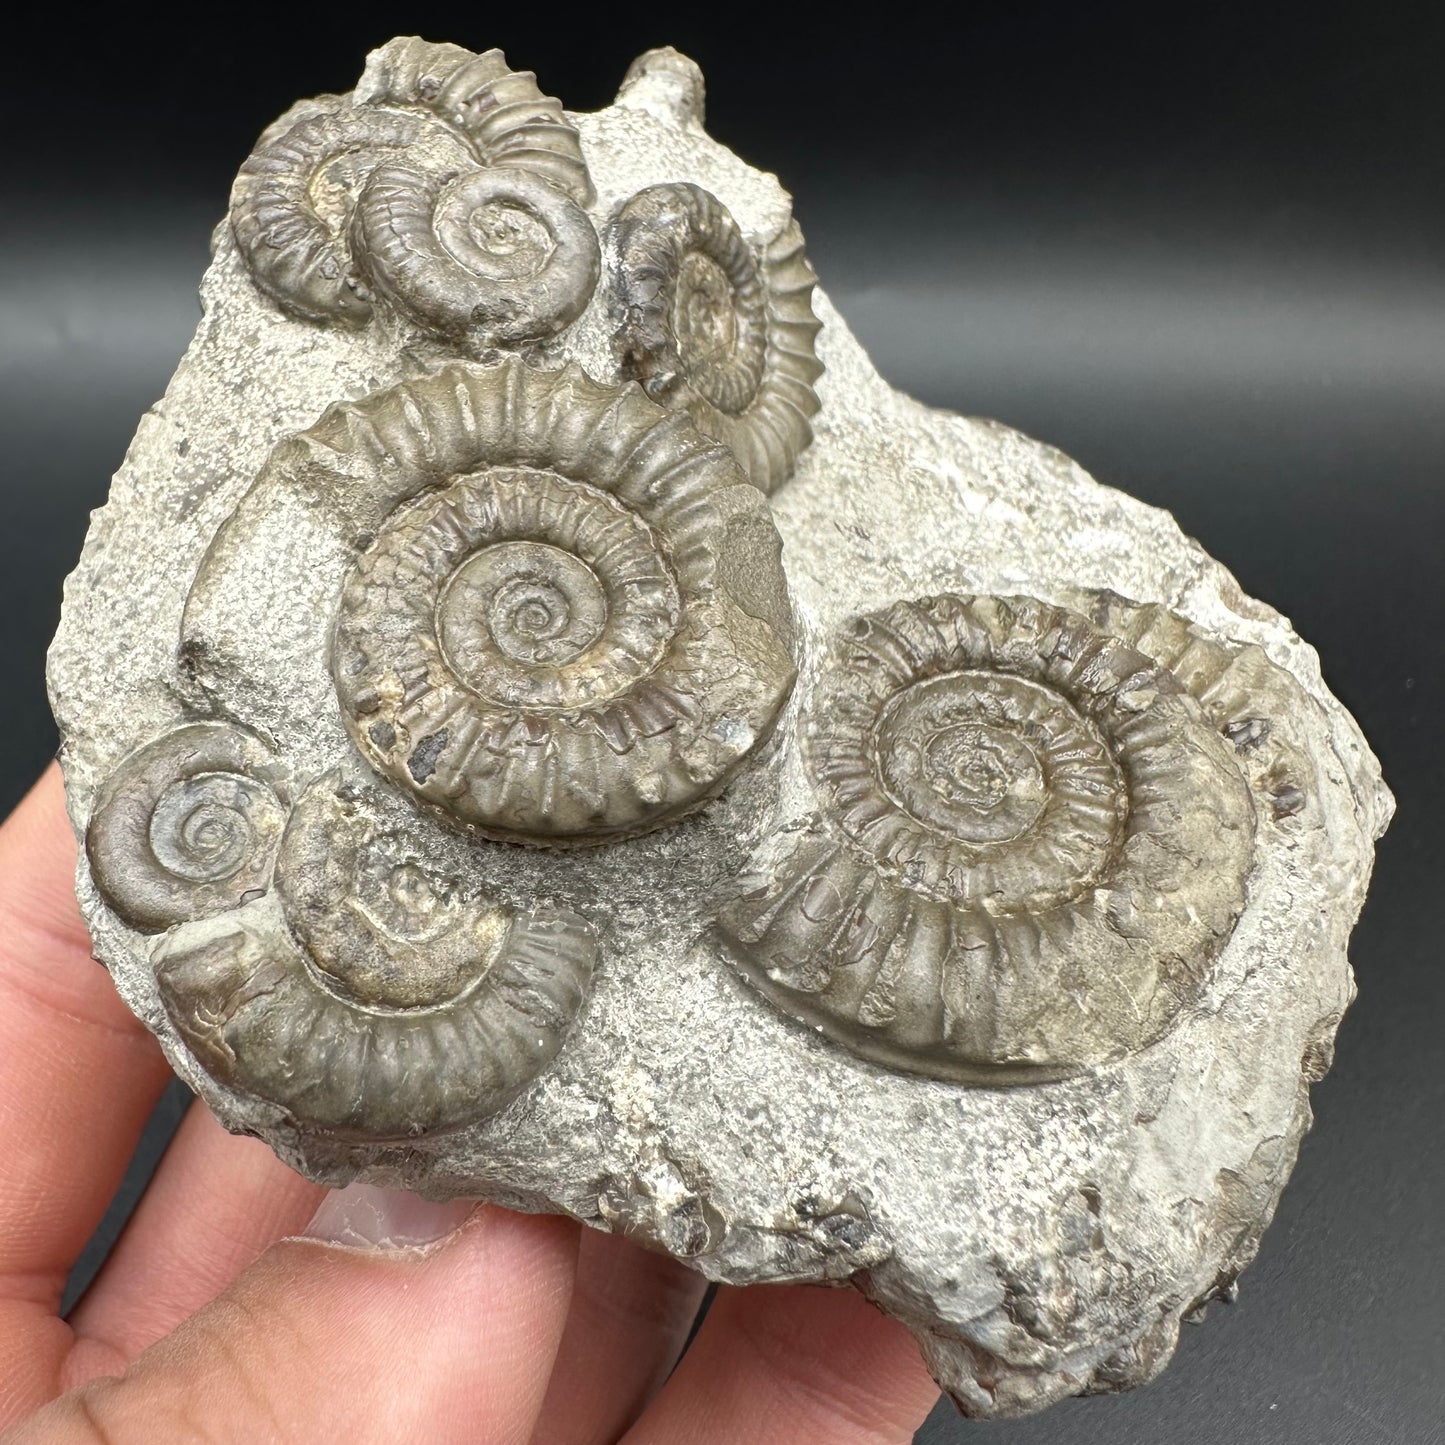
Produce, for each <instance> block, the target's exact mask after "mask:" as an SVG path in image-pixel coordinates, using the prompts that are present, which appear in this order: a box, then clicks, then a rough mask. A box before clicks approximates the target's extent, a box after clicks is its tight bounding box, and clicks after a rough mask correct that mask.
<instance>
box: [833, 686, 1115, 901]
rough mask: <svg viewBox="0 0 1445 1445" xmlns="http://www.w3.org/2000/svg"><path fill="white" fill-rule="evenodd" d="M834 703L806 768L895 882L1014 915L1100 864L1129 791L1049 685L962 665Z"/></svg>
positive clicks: (1064, 893) (1091, 731)
mask: <svg viewBox="0 0 1445 1445" xmlns="http://www.w3.org/2000/svg"><path fill="white" fill-rule="evenodd" d="M845 691H846V689H845ZM839 702H840V704H842V705H838V706H835V707H834V708H833V711H832V712H831V714H830V715H829V716H827V717H825V718H822V719H820V721H819V724H818V726H817V729H816V731H815V733H814V736H813V740H812V748H811V752H812V754H813V757H814V760H815V763H814V765H815V767H816V768H817V769H818V771H819V778H820V781H822V782H824V783H825V785H826V786H827V787H828V788H829V789H830V790H831V791H833V792H834V793H835V795H836V796H837V797H838V799H839V801H840V802H842V803H844V804H845V806H844V808H843V811H842V814H841V817H840V821H841V823H842V826H843V828H844V830H845V831H846V832H847V833H848V834H849V835H850V836H851V837H852V838H853V839H854V841H855V842H856V843H858V844H860V845H861V846H862V847H864V848H865V849H867V851H868V852H870V853H872V854H874V855H875V856H876V857H877V858H878V859H879V861H880V862H882V863H884V864H885V865H887V866H888V867H889V868H890V869H895V870H896V871H897V874H898V876H899V877H900V878H901V879H902V880H903V881H904V882H905V883H907V884H909V885H910V886H912V887H916V888H918V889H919V890H920V891H921V892H924V893H927V894H929V895H932V896H936V897H942V898H947V899H949V900H951V901H953V902H956V903H961V904H966V905H969V906H974V907H982V908H986V909H988V910H990V911H995V910H1005V911H1008V912H1011V913H1019V912H1022V911H1025V910H1029V909H1037V908H1041V907H1051V906H1053V905H1054V904H1056V903H1058V902H1061V901H1064V900H1067V899H1069V898H1073V897H1077V896H1078V895H1079V894H1080V893H1082V892H1083V891H1085V890H1086V889H1088V888H1090V887H1092V886H1093V885H1094V884H1095V883H1097V882H1098V881H1099V880H1100V879H1101V878H1102V877H1103V876H1104V875H1105V873H1106V872H1107V870H1108V868H1109V866H1110V863H1111V860H1112V859H1113V857H1114V855H1115V853H1116V851H1117V849H1118V847H1119V845H1120V843H1121V840H1122V836H1123V834H1122V826H1123V822H1124V819H1125V817H1126V815H1127V811H1128V801H1127V789H1126V787H1125V785H1124V780H1123V777H1122V776H1121V774H1120V772H1119V769H1118V766H1117V764H1116V763H1115V762H1114V759H1113V756H1112V754H1111V753H1110V751H1109V748H1108V746H1107V744H1106V743H1105V741H1104V739H1103V738H1102V737H1101V736H1100V734H1099V732H1098V730H1097V728H1096V727H1095V725H1094V724H1093V722H1091V721H1090V720H1089V719H1088V718H1087V717H1086V716H1085V715H1084V714H1083V713H1081V712H1080V711H1079V709H1078V708H1077V707H1075V705H1074V704H1073V703H1072V702H1071V701H1070V700H1069V699H1068V698H1066V697H1064V696H1063V695H1062V694H1061V693H1060V692H1058V691H1057V690H1056V689H1055V688H1053V687H1051V686H1049V685H1047V684H1046V683H1042V682H1036V681H1034V680H1032V679H1030V678H1025V677H1019V676H1016V675H1014V674H1011V673H1007V672H994V671H987V670H983V669H961V670H959V671H957V672H949V673H944V674H942V675H941V676H935V677H926V678H921V679H919V680H918V681H916V682H912V683H908V684H907V685H905V686H904V687H902V688H899V689H897V690H896V691H894V692H892V694H891V695H889V696H887V697H886V698H885V699H883V700H881V705H878V704H877V703H874V702H869V703H867V704H865V707H864V710H863V711H862V712H860V713H859V714H858V715H857V716H856V717H855V716H854V715H853V713H852V711H851V710H850V708H849V707H848V706H847V705H846V703H844V702H843V700H842V699H840V700H839ZM875 708H876V711H875ZM826 710H827V709H826V708H825V711H826ZM881 800H886V805H885V806H884V808H882V809H880V807H879V806H878V802H879V801H881Z"/></svg>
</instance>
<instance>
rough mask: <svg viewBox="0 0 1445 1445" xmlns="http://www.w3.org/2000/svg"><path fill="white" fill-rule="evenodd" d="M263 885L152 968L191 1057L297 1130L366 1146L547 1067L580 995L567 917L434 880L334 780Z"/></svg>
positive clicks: (582, 926) (465, 1108)
mask: <svg viewBox="0 0 1445 1445" xmlns="http://www.w3.org/2000/svg"><path fill="white" fill-rule="evenodd" d="M278 892H279V894H280V906H276V905H275V904H274V903H270V902H268V903H267V904H265V905H261V906H252V907H250V908H245V909H242V910H240V911H238V912H236V913H234V914H232V915H230V916H229V917H227V918H225V919H223V920H219V921H218V922H216V923H213V924H211V925H209V926H206V925H191V926H189V927H186V928H181V929H178V930H176V932H175V933H174V934H172V935H171V936H170V937H168V938H167V939H166V940H165V942H164V943H163V945H162V946H161V948H160V950H159V951H158V955H157V960H156V977H157V980H158V983H159V986H160V991H161V997H162V1000H163V1002H164V1004H165V1008H166V1011H167V1013H168V1014H169V1016H170V1018H171V1020H172V1022H173V1023H174V1024H175V1026H176V1028H177V1029H178V1030H179V1032H180V1034H181V1036H182V1037H183V1038H184V1039H185V1041H186V1043H187V1044H188V1046H189V1047H190V1049H191V1050H192V1052H193V1053H194V1054H195V1056H196V1058H197V1059H198V1060H199V1061H200V1062H201V1064H202V1065H203V1066H204V1067H205V1068H206V1069H207V1070H208V1071H209V1072H210V1073H211V1074H212V1075H213V1076H214V1077H215V1078H216V1079H218V1080H219V1081H220V1082H222V1083H223V1084H225V1085H227V1086H228V1087H230V1088H234V1089H237V1090H239V1091H241V1092H243V1093H246V1094H249V1095H251V1096H253V1097H255V1098H258V1099H262V1100H264V1101H266V1102H267V1103H269V1104H272V1105H275V1106H276V1107H278V1108H279V1109H281V1110H283V1111H284V1113H285V1114H286V1115H287V1116H288V1117H289V1118H290V1120H291V1121H292V1123H293V1124H294V1125H295V1126H296V1127H298V1128H301V1129H303V1130H308V1131H312V1132H320V1133H325V1134H331V1135H336V1136H339V1137H342V1138H351V1139H358V1140H366V1141H369V1142H375V1141H382V1140H388V1139H410V1138H415V1137H418V1136H420V1135H424V1134H432V1133H437V1132H441V1131H444V1130H448V1129H455V1128H459V1127H462V1126H464V1125H466V1124H469V1123H472V1122H474V1121H475V1120H477V1119H480V1118H483V1117H486V1116H487V1115H489V1114H492V1113H494V1112H496V1111H497V1110H498V1109H499V1108H501V1107H503V1106H504V1105H505V1104H506V1103H508V1102H510V1101H511V1100H512V1099H513V1098H515V1097H516V1096H517V1095H518V1094H519V1093H520V1092H521V1091H522V1090H523V1089H525V1088H526V1087H528V1086H529V1085H530V1084H531V1083H532V1082H533V1081H534V1080H535V1079H536V1077H537V1076H538V1075H539V1074H540V1073H541V1071H542V1070H543V1069H544V1068H545V1067H546V1066H547V1065H548V1064H549V1063H550V1062H551V1060H552V1059H553V1058H554V1057H555V1056H556V1054H557V1051H558V1050H559V1049H560V1048H561V1047H562V1044H563V1042H564V1041H565V1038H566V1035H567V1031H568V1030H569V1029H570V1027H571V1025H572V1023H573V1021H574V1020H575V1018H576V1016H577V1014H578V1012H579V1010H580V1009H581V1007H582V1005H583V1002H584V1000H585V998H586V995H587V990H588V986H589V983H590V979H591V974H592V968H593V963H594V960H595V956H596V947H597V942H596V935H595V933H594V931H593V930H592V929H591V927H590V926H589V925H588V924H587V923H585V922H584V920H582V919H581V918H580V917H578V916H577V915H576V914H574V913H571V912H569V911H568V910H566V909H560V908H552V907H547V906H543V905H536V906H533V907H531V908H529V909H526V910H512V909H508V908H504V907H501V906H500V905H498V904H496V903H494V902H492V901H491V900H489V899H487V898H485V897H484V896H481V895H478V894H477V893H475V892H474V891H469V890H468V889H466V888H465V887H464V886H463V885H461V884H460V883H458V882H457V881H456V880H454V879H449V878H446V877H444V876H442V875H440V874H439V873H438V872H437V871H436V870H435V869H433V868H429V867H428V866H427V864H426V863H425V861H424V854H423V852H422V850H419V849H417V848H416V847H415V846H414V844H412V842H411V841H410V840H409V839H408V838H406V837H405V836H401V835H396V834H386V833H384V832H379V831H378V830H377V828H376V827H375V825H374V823H373V822H371V821H370V820H369V816H368V810H367V809H365V808H363V807H361V806H359V800H358V797H357V796H356V795H355V793H354V792H353V791H352V790H349V789H347V788H346V787H345V786H344V785H338V784H337V782H336V780H335V779H326V780H323V781H322V782H321V783H320V784H318V785H316V786H315V787H314V788H313V789H311V790H310V791H309V792H308V794H307V795H306V796H305V797H303V799H302V800H301V801H300V802H299V803H298V805H297V808H296V811H295V813H294V815H293V817H292V819H291V823H290V825H289V827H288V828H287V831H286V836H285V840H284V843H283V846H282V856H281V859H280V862H279V864H278Z"/></svg>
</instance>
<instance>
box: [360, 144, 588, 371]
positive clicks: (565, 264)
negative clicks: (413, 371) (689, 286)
mask: <svg viewBox="0 0 1445 1445" xmlns="http://www.w3.org/2000/svg"><path fill="white" fill-rule="evenodd" d="M353 231H354V236H355V238H356V239H355V251H356V253H357V255H358V256H361V257H363V258H364V264H365V267H366V273H367V275H368V277H369V278H370V280H371V283H372V285H373V287H374V288H375V289H376V290H377V291H379V292H381V293H383V294H384V295H386V296H387V297H388V298H390V300H391V301H392V302H393V303H395V305H396V306H397V307H398V308H400V309H402V310H404V311H405V312H407V313H408V314H409V315H410V316H411V317H412V319H413V320H416V321H419V322H420V323H421V324H422V325H424V326H425V327H426V328H427V329H428V330H430V331H434V332H437V333H438V334H440V335H443V336H449V337H452V338H453V339H454V340H457V341H463V340H466V339H467V338H468V336H469V335H473V336H475V338H476V339H477V340H478V341H479V342H482V343H502V344H505V343H511V342H517V341H530V340H539V339H542V338H545V337H547V336H551V335H554V334H555V333H556V332H558V331H561V330H562V329H563V328H564V327H566V326H569V325H571V323H572V322H573V321H575V320H576V319H577V318H578V317H579V316H580V315H581V314H582V312H583V311H584V310H585V309H586V307H587V303H588V301H589V300H591V298H592V293H593V291H594V290H595V289H596V286H597V278H598V275H599V273H600V267H601V252H600V249H599V247H598V243H597V233H596V232H595V231H594V230H593V229H592V222H591V221H589V220H588V219H587V216H586V214H585V213H584V212H583V211H581V210H579V209H578V207H577V206H576V205H575V204H574V203H573V202H572V201H571V200H569V199H568V198H567V196H565V195H563V194H562V192H560V191H558V190H556V189H555V188H554V187H552V186H550V185H548V184H547V183H546V182H545V181H543V180H541V179H539V178H538V177H537V176H535V175H534V174H532V173H531V172H530V171H524V170H515V169H510V168H505V167H498V168H488V169H485V170H476V169H466V170H462V171H447V170H433V171H431V172H427V171H423V170H418V169H417V168H416V167H415V166H413V165H407V164H388V165H385V166H381V167H378V168H377V170H376V171H375V172H373V174H372V176H371V179H370V181H369V182H368V183H367V185H366V188H365V189H364V190H363V191H362V192H361V196H360V198H359V200H358V202H357V206H356V215H355V220H354V222H353Z"/></svg>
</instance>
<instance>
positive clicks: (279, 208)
mask: <svg viewBox="0 0 1445 1445" xmlns="http://www.w3.org/2000/svg"><path fill="white" fill-rule="evenodd" d="M431 129H432V128H430V127H428V125H427V122H426V120H425V118H424V117H422V116H420V115H415V114H408V113H405V112H401V111H383V110H368V111H363V110H357V109H354V108H352V107H349V106H342V107H339V108H337V109H335V110H332V111H327V112H324V113H322V114H320V115H308V116H305V117H304V118H302V119H301V120H299V121H297V122H296V123H295V124H294V125H292V126H290V127H288V128H286V129H285V130H284V131H280V132H279V133H278V130H277V128H276V127H272V128H270V129H269V130H268V131H267V132H266V134H265V135H264V136H263V137H262V139H261V143H260V144H259V145H258V146H257V147H256V149H255V150H254V151H252V153H251V154H250V155H249V156H248V157H247V158H246V160H245V161H244V162H243V164H242V166H241V169H240V171H239V172H238V173H237V176H236V181H235V185H234V186H233V187H232V190H231V228H232V230H233V231H234V233H235V236H236V241H237V243H238V244H239V246H240V247H241V251H242V253H243V254H244V256H245V257H246V261H247V264H248V265H249V266H250V268H251V275H252V277H253V278H254V280H255V282H256V284H257V285H258V286H259V287H260V288H261V289H262V290H263V291H265V292H266V293H267V294H268V295H269V296H271V298H272V299H273V300H275V301H277V302H279V303H280V304H281V305H282V306H283V307H285V308H286V309H287V310H288V311H292V312H294V313H295V314H296V315H298V316H303V317H305V318H307V319H308V320H311V321H332V322H336V323H339V324H341V325H346V326H361V325H364V324H365V323H366V322H367V320H369V319H370V316H371V310H372V303H371V297H370V295H369V293H368V291H367V288H366V285H365V282H364V279H363V277H362V276H361V274H360V270H359V266H358V261H357V258H356V257H354V256H353V254H352V247H351V239H350V229H351V216H352V211H353V209H354V207H355V204H356V198H357V196H358V195H359V194H360V193H361V189H362V187H363V185H365V183H366V180H367V178H368V177H369V176H370V175H371V172H372V171H373V170H374V169H375V168H376V167H377V166H378V165H380V164H381V163H382V162H383V161H385V160H386V159H387V158H388V157H406V156H408V155H411V156H413V163H414V155H415V147H417V145H418V144H419V143H421V142H422V140H423V138H427V139H429V140H430V141H431V142H432V144H434V145H436V146H438V147H440V150H441V153H442V154H443V155H446V156H448V157H449V158H450V159H451V160H452V161H453V163H454V164H457V165H464V164H466V163H467V160H468V156H467V152H466V149H465V147H464V146H463V145H462V144H461V142H459V141H458V142H454V143H452V144H450V145H448V144H447V139H446V138H445V137H438V136H434V135H432V134H431Z"/></svg>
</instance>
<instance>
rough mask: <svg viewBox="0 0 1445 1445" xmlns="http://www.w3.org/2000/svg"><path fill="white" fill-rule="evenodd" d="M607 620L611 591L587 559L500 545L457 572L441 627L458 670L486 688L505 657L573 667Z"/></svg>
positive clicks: (536, 546) (529, 545) (532, 546)
mask: <svg viewBox="0 0 1445 1445" xmlns="http://www.w3.org/2000/svg"><path fill="white" fill-rule="evenodd" d="M607 615H608V608H607V593H606V591H605V589H604V588H603V585H602V583H601V582H600V581H599V580H598V577H597V574H596V573H595V572H594V571H593V570H592V568H591V567H589V566H588V565H587V563H586V562H584V561H583V560H582V559H581V558H580V557H576V556H573V555H572V554H570V553H568V552H564V551H563V550H562V549H561V548H560V547H553V546H550V545H548V544H547V543H545V542H498V543H496V544H495V545H494V546H491V547H484V548H483V549H482V550H481V551H480V552H478V553H476V554H475V555H474V556H472V557H470V558H469V559H468V560H467V561H466V562H464V563H462V565H461V566H460V567H458V568H457V570H456V571H455V572H454V573H453V574H452V577H451V580H450V581H449V582H448V583H447V586H446V589H445V591H444V592H443V594H442V599H441V603H440V605H439V607H438V609H437V625H438V631H439V632H440V635H441V643H442V650H443V652H444V653H445V655H446V658H447V661H448V662H449V663H450V664H451V666H452V670H453V671H454V672H455V673H456V675H457V676H458V677H459V678H461V680H462V681H463V682H465V683H467V684H468V685H469V686H471V687H474V688H476V689H477V690H478V691H482V690H486V689H487V688H488V686H489V684H490V683H491V682H493V681H494V678H493V673H494V671H495V661H496V655H497V654H498V653H500V654H501V656H502V657H503V658H505V659H506V660H507V661H508V662H511V663H515V664H518V666H520V667H521V668H533V667H562V666H565V665H566V664H568V663H571V662H575V661H576V660H577V659H578V658H579V657H581V656H582V654H583V653H584V652H586V651H587V649H588V648H589V647H591V646H592V645H593V644H594V643H595V642H596V641H597V639H598V638H599V637H600V636H601V635H602V630H603V628H604V627H605V626H606V625H607ZM514 690H515V689H514ZM521 690H522V691H525V690H526V689H525V687H523V688H522V689H521ZM512 700H514V701H518V702H521V701H527V700H528V699H527V698H525V697H516V698H513V699H512Z"/></svg>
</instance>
